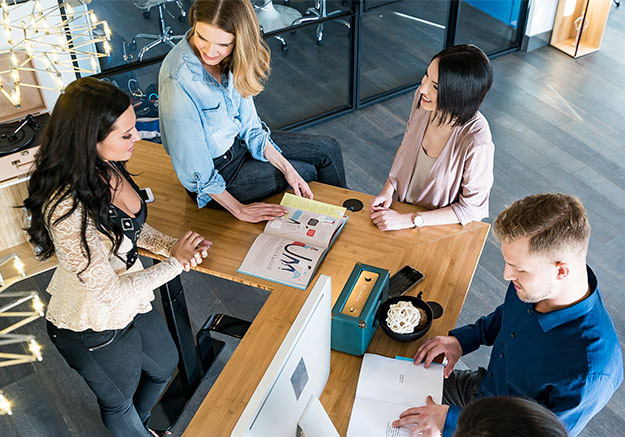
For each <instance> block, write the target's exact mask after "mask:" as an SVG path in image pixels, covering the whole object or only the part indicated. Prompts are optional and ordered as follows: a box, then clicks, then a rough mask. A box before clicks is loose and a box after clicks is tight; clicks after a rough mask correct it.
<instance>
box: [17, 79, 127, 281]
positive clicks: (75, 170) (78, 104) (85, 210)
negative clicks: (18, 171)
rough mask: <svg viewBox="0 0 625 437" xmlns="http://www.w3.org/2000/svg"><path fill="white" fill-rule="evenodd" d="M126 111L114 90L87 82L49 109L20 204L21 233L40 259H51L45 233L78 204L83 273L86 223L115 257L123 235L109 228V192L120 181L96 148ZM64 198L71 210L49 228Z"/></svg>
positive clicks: (73, 86)
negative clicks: (24, 214) (24, 225)
mask: <svg viewBox="0 0 625 437" xmlns="http://www.w3.org/2000/svg"><path fill="white" fill-rule="evenodd" d="M129 106H130V98H129V97H128V96H127V95H126V94H124V92H123V91H121V90H120V89H119V88H117V87H116V86H115V85H113V84H112V83H110V82H104V81H100V80H97V79H94V78H90V77H86V78H81V79H78V80H76V81H74V82H72V83H71V84H70V85H69V86H68V87H67V88H66V90H65V92H64V93H63V94H61V96H60V97H59V99H58V100H57V102H56V104H55V105H54V110H53V111H52V115H51V117H50V120H49V122H48V124H47V125H46V127H45V129H44V132H43V137H42V142H41V147H40V148H39V153H38V154H37V158H36V160H35V166H36V168H35V171H34V172H33V174H32V176H31V178H30V182H29V184H28V198H27V199H26V200H24V206H25V207H26V208H27V209H28V211H29V213H30V215H31V223H30V226H29V227H28V229H26V231H27V232H28V235H29V237H30V242H31V243H32V244H33V245H35V246H36V247H38V248H39V249H40V253H39V257H40V258H41V259H46V258H49V257H50V256H52V255H53V254H54V243H53V241H52V238H51V236H50V233H49V231H48V229H49V227H50V226H51V225H54V224H57V223H59V222H61V221H62V220H65V219H66V218H67V217H69V216H70V215H71V214H72V213H73V212H74V210H75V209H76V207H77V206H78V204H80V205H81V206H82V217H81V228H80V239H81V248H82V251H83V253H84V254H85V256H86V257H87V260H88V263H87V267H88V266H89V264H90V263H91V252H90V250H89V246H88V245H87V239H86V236H85V233H86V229H87V223H88V222H89V220H91V221H92V222H93V224H94V225H95V227H96V229H97V230H98V231H100V232H101V233H102V234H104V235H106V236H107V237H108V238H109V239H110V240H111V242H112V244H113V248H112V253H117V250H118V249H119V246H120V244H121V241H122V238H123V232H122V230H121V228H120V227H119V226H116V225H115V224H113V223H111V222H110V220H109V216H108V210H109V207H110V205H111V203H112V199H111V189H112V188H113V187H114V186H115V185H116V184H117V183H118V182H119V177H118V175H117V172H116V170H115V169H114V168H113V167H112V166H111V164H110V163H108V162H107V161H105V160H103V159H102V158H101V157H100V156H99V155H98V152H97V143H98V142H100V141H102V140H104V139H105V138H106V137H107V136H108V134H109V133H110V132H111V130H112V128H113V123H115V120H117V119H118V118H119V116H120V115H121V114H122V113H123V112H124V111H126V110H127V109H128V107H129ZM68 196H71V198H72V199H73V205H72V207H71V209H70V210H69V211H68V212H67V213H65V214H64V215H63V216H61V217H59V218H57V219H56V220H55V221H54V223H51V219H52V214H53V212H54V210H55V208H56V207H57V206H58V205H59V203H60V202H61V201H63V200H64V199H66V198H67V197H68ZM87 267H85V269H86V268H87ZM83 271H84V270H83ZM81 273H82V272H81Z"/></svg>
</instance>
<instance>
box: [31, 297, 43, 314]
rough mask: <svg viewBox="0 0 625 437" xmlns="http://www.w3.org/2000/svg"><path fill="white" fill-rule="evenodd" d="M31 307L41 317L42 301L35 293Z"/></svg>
mask: <svg viewBox="0 0 625 437" xmlns="http://www.w3.org/2000/svg"><path fill="white" fill-rule="evenodd" d="M33 309H34V310H35V312H37V313H39V315H40V316H41V317H43V302H42V301H41V298H40V297H39V295H37V294H36V295H34V296H33Z"/></svg>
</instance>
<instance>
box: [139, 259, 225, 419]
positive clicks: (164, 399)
mask: <svg viewBox="0 0 625 437" xmlns="http://www.w3.org/2000/svg"><path fill="white" fill-rule="evenodd" d="M154 262H155V263H156V262H158V261H154ZM160 293H161V301H162V302H163V312H164V314H165V321H166V322H167V327H168V328H169V332H170V333H171V336H172V337H173V339H174V343H175V344H176V348H177V349H178V354H179V356H180V358H179V361H178V374H177V375H176V377H175V378H174V379H173V380H172V382H171V383H170V384H169V386H168V387H167V389H166V390H165V392H164V393H163V396H161V399H160V400H159V402H158V404H157V405H156V406H155V407H154V409H153V410H152V417H151V418H150V428H152V429H156V430H167V429H170V428H171V427H173V426H174V425H175V424H176V422H177V421H178V418H179V417H180V415H181V414H182V412H183V410H184V407H185V406H186V405H187V403H188V402H189V400H190V399H191V396H193V393H194V392H195V389H196V388H197V387H198V385H199V384H200V382H201V381H202V377H203V376H204V371H205V369H208V368H209V367H210V364H212V362H213V361H214V359H215V358H216V354H206V353H203V354H202V356H203V358H202V357H201V355H200V351H198V348H197V347H196V346H195V342H194V339H193V332H192V330H191V321H190V320H189V312H188V310H187V303H186V300H185V296H184V289H183V288H182V282H181V281H180V276H176V277H175V278H174V279H172V280H171V281H169V282H168V283H166V284H165V285H163V286H162V287H160Z"/></svg>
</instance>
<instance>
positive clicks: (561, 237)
mask: <svg viewBox="0 0 625 437" xmlns="http://www.w3.org/2000/svg"><path fill="white" fill-rule="evenodd" d="M493 233H494V234H495V237H497V239H499V240H500V241H501V242H503V243H511V242H512V241H514V240H516V239H519V238H524V237H528V238H529V248H528V249H529V252H530V253H533V254H540V255H545V256H547V257H549V258H553V257H556V258H557V257H559V256H561V255H563V254H564V253H569V254H572V255H573V256H577V257H584V258H585V257H586V252H587V250H588V242H589V241H590V224H589V223H588V217H587V216H586V210H585V209H584V206H583V205H582V202H581V201H580V200H579V199H578V198H577V197H574V196H571V195H568V194H545V193H542V194H533V195H530V196H527V197H525V198H524V199H521V200H517V201H516V202H514V203H513V204H512V205H510V206H508V207H507V208H506V209H505V210H503V211H502V212H501V213H500V214H499V216H498V217H497V219H496V220H495V223H494V225H493Z"/></svg>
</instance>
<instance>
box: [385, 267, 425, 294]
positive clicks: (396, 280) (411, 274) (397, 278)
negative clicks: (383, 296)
mask: <svg viewBox="0 0 625 437" xmlns="http://www.w3.org/2000/svg"><path fill="white" fill-rule="evenodd" d="M423 278H425V275H424V274H423V273H421V272H420V271H419V270H417V269H415V268H414V267H412V266H403V267H402V268H401V269H400V270H399V271H398V272H397V273H395V274H394V275H393V276H391V279H390V280H389V285H388V297H395V296H400V295H402V294H404V292H406V291H408V290H410V289H411V288H412V287H414V286H415V285H416V284H418V283H419V282H421V281H423Z"/></svg>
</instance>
